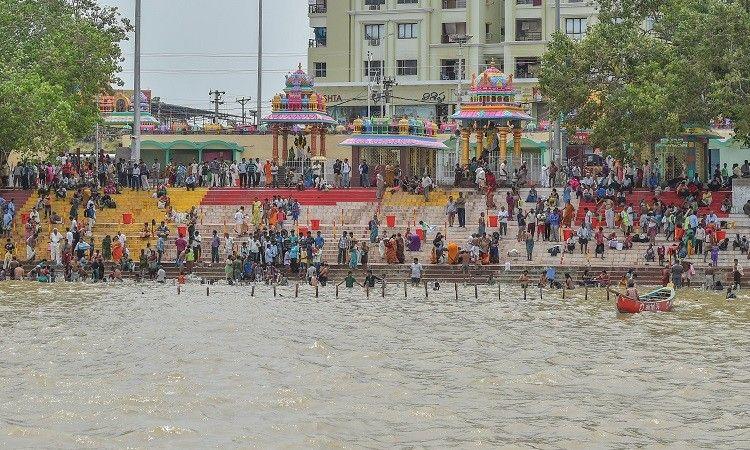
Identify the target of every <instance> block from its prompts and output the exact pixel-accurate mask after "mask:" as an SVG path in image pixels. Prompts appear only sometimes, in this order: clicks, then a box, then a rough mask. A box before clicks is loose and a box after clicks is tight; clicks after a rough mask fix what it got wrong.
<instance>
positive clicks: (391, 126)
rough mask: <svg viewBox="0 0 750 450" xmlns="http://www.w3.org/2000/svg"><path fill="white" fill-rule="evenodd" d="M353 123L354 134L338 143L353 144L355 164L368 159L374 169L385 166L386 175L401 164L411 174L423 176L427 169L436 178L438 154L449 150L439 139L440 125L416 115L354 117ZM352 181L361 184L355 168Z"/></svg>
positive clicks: (403, 172) (404, 172) (404, 170)
mask: <svg viewBox="0 0 750 450" xmlns="http://www.w3.org/2000/svg"><path fill="white" fill-rule="evenodd" d="M352 125H353V135H352V137H350V138H348V139H346V140H345V141H343V142H342V143H341V144H339V145H342V146H348V147H352V167H358V166H359V164H360V162H361V161H362V160H365V161H367V164H368V165H369V166H370V167H372V168H373V169H374V168H376V167H378V166H380V167H383V168H386V173H385V175H386V178H387V177H388V175H389V174H388V168H389V167H390V168H395V167H399V168H400V169H401V173H402V174H404V175H407V176H409V177H413V176H417V177H421V176H422V175H423V173H424V172H425V171H426V172H427V173H428V174H429V175H430V176H431V177H432V178H433V179H435V177H436V172H437V165H438V157H437V153H438V151H441V150H447V149H448V147H447V146H446V145H445V144H444V143H443V142H442V141H441V140H439V139H438V138H437V134H438V131H439V128H438V126H437V124H435V123H433V122H430V121H429V120H423V119H417V118H406V117H404V118H401V119H391V118H390V117H373V118H364V119H355V120H354V122H353V123H352ZM353 183H359V173H357V171H353Z"/></svg>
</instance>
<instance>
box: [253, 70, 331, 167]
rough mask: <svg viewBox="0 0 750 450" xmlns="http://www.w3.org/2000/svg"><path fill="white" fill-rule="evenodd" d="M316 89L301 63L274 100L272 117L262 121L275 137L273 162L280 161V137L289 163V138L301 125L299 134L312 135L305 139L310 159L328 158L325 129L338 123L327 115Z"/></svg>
mask: <svg viewBox="0 0 750 450" xmlns="http://www.w3.org/2000/svg"><path fill="white" fill-rule="evenodd" d="M314 86H315V79H314V77H312V76H310V75H308V74H307V73H305V71H304V70H302V64H300V65H299V66H298V68H297V70H296V71H294V72H292V73H290V74H288V75H287V76H286V87H285V88H284V92H283V93H280V94H276V95H275V96H274V97H273V100H272V101H271V114H269V115H268V116H266V117H264V118H263V122H265V123H267V124H269V125H270V128H271V133H272V134H273V159H274V160H276V161H278V160H279V136H281V141H282V142H281V149H282V154H281V160H282V161H284V162H285V161H287V160H288V158H289V154H288V150H289V135H290V134H295V126H297V127H299V126H302V127H301V128H299V132H300V134H307V135H309V139H307V138H305V140H306V141H309V146H310V153H311V156H312V157H316V156H318V155H320V156H323V157H325V155H326V126H328V125H334V124H336V121H335V120H334V119H333V118H332V117H331V116H329V115H328V114H327V113H326V100H325V97H324V96H323V95H322V94H318V93H316V92H315V90H314ZM298 137H299V136H298ZM297 141H299V139H297ZM318 145H320V146H319V147H318Z"/></svg>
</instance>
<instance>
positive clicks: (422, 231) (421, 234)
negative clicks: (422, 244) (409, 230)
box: [417, 228, 424, 241]
mask: <svg viewBox="0 0 750 450" xmlns="http://www.w3.org/2000/svg"><path fill="white" fill-rule="evenodd" d="M417 236H419V240H420V241H424V230H423V229H421V228H417Z"/></svg>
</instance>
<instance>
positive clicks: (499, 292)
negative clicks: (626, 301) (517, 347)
mask: <svg viewBox="0 0 750 450" xmlns="http://www.w3.org/2000/svg"><path fill="white" fill-rule="evenodd" d="M211 284H213V283H212V282H211V283H206V296H207V297H208V296H210V295H211V288H210V285H211ZM341 284H343V282H341V283H339V284H337V285H336V298H339V286H340V285H341ZM423 284H424V296H425V298H429V297H430V290H429V288H428V284H427V282H426V281H425V282H424V283H423ZM408 286H409V283H408V282H407V281H404V298H408V296H409V290H408ZM413 286H417V285H414V284H413ZM272 287H273V296H274V298H275V297H276V295H277V293H276V285H275V284H274V285H272ZM385 287H386V283H381V289H380V292H381V297H383V298H385ZM180 288H181V285H179V284H178V285H177V294H180V293H181V289H180ZM372 289H375V288H372ZM528 289H529V286H528V285H523V299H524V300H526V299H527V298H528ZM583 289H584V299H585V300H588V299H589V286H588V285H584V286H583ZM370 290H371V288H370V287H369V286H365V296H366V297H367V298H370ZM434 290H435V291H438V290H440V285H439V284H438V283H436V284H435V285H434ZM453 290H454V292H455V294H456V300H458V283H453ZM558 290H559V289H558ZM566 290H567V291H569V290H570V289H566V288H565V285H563V287H562V298H563V300H564V299H565V293H566ZM606 292H607V301H609V294H610V290H609V289H606ZM502 293H503V289H502V285H501V284H498V288H497V298H498V300H500V299H501V298H502V295H503V294H502ZM319 295H320V291H319V286H315V298H318V297H319ZM543 295H544V289H543V288H542V286H539V298H540V299H542V298H543ZM250 297H255V284H253V285H251V286H250ZM298 297H299V283H296V284H295V285H294V298H298ZM474 298H475V299H479V285H478V284H474Z"/></svg>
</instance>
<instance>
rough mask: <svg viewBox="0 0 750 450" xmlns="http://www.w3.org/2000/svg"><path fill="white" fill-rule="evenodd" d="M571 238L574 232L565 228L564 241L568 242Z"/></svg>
mask: <svg viewBox="0 0 750 450" xmlns="http://www.w3.org/2000/svg"><path fill="white" fill-rule="evenodd" d="M571 236H573V230H571V229H570V228H565V229H564V230H563V240H565V241H567V240H568V239H570V237H571Z"/></svg>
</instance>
